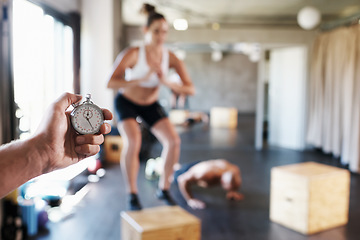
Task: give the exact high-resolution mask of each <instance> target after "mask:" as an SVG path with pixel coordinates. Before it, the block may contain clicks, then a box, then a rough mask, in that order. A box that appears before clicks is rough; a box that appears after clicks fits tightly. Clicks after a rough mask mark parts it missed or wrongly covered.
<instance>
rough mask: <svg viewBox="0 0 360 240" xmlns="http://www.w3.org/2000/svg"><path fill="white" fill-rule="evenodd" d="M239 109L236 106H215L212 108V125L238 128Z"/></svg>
mask: <svg viewBox="0 0 360 240" xmlns="http://www.w3.org/2000/svg"><path fill="white" fill-rule="evenodd" d="M237 123H238V111H237V109H236V108H225V107H213V108H211V110H210V126H211V127H217V128H236V127H237Z"/></svg>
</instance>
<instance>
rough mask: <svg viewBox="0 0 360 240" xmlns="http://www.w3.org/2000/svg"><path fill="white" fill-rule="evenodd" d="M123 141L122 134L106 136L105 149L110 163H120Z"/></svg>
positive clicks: (106, 157) (106, 159)
mask: <svg viewBox="0 0 360 240" xmlns="http://www.w3.org/2000/svg"><path fill="white" fill-rule="evenodd" d="M122 146H123V142H122V139H121V136H112V135H107V136H105V140H104V151H105V161H107V162H110V163H119V162H120V157H121V150H122Z"/></svg>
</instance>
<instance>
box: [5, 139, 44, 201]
mask: <svg viewBox="0 0 360 240" xmlns="http://www.w3.org/2000/svg"><path fill="white" fill-rule="evenodd" d="M45 147H46V146H41V144H40V143H39V141H38V140H37V138H36V137H34V138H31V139H28V140H25V141H20V140H19V141H14V142H11V143H9V144H7V145H5V146H2V147H0V198H2V197H3V196H5V195H6V194H7V193H9V192H10V191H12V190H13V189H15V188H17V187H19V186H20V185H22V184H24V183H25V182H27V181H28V180H30V179H32V178H34V177H36V176H39V175H41V174H42V173H43V172H44V170H45V168H46V163H47V158H48V155H47V154H46V150H45V149H44V148H45Z"/></svg>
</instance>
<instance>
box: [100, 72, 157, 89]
mask: <svg viewBox="0 0 360 240" xmlns="http://www.w3.org/2000/svg"><path fill="white" fill-rule="evenodd" d="M151 74H152V71H149V72H148V73H147V74H146V75H145V76H144V77H142V78H138V79H131V80H130V81H127V80H125V78H124V77H115V76H112V77H111V79H110V80H109V82H108V85H107V87H108V88H112V89H120V88H126V87H134V86H138V85H140V83H142V82H144V81H146V80H148V79H149V77H150V76H151Z"/></svg>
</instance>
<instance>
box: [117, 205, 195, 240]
mask: <svg viewBox="0 0 360 240" xmlns="http://www.w3.org/2000/svg"><path fill="white" fill-rule="evenodd" d="M121 233H122V234H121V235H122V238H121V239H122V240H140V239H141V240H200V239H201V223H200V220H199V219H198V218H196V217H195V216H193V215H191V214H190V213H188V212H186V211H185V210H183V209H182V208H180V207H178V206H162V207H154V208H149V209H144V210H140V211H127V212H121Z"/></svg>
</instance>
